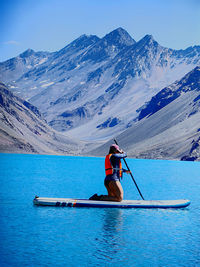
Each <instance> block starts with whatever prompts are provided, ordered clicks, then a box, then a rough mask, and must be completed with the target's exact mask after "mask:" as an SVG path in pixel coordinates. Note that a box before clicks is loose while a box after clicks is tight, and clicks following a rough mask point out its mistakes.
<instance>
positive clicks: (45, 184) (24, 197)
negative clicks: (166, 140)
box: [0, 154, 200, 267]
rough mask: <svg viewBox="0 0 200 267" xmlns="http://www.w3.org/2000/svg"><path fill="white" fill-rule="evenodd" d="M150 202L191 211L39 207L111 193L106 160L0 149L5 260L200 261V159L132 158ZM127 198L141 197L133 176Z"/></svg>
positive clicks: (0, 234) (1, 259) (0, 251)
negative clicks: (47, 200)
mask: <svg viewBox="0 0 200 267" xmlns="http://www.w3.org/2000/svg"><path fill="white" fill-rule="evenodd" d="M127 163H128V165H129V167H130V169H131V170H132V173H133V176H134V178H135V180H136V182H137V184H138V186H139V188H140V190H141V192H142V194H143V196H144V198H145V199H146V200H152V199H163V200H164V199H182V198H187V199H190V200H191V205H190V206H189V207H187V208H184V209H177V210H176V209H166V210H162V209H108V208H107V209H106V208H99V209H98V208H69V207H37V206H34V205H33V203H32V201H33V198H34V196H35V195H38V196H41V197H73V198H89V197H90V196H91V195H93V194H94V193H98V194H106V190H105V188H104V185H103V181H104V158H95V157H68V156H48V155H23V154H0V178H1V179H0V188H1V190H0V213H1V217H0V266H1V267H2V266H15V267H17V266H69V267H73V266H74V267H75V266H76V267H77V266H134V267H135V266H136V267H137V266H144V267H149V266H159V267H163V266H164V267H167V266H169V267H172V266H177V267H180V266H185V267H190V266H200V250H199V247H200V220H199V218H200V205H199V204H200V163H199V162H180V161H164V160H163V161H161V160H140V159H129V158H128V159H127ZM122 186H123V189H124V199H140V195H139V194H138V192H137V189H136V188H135V185H134V183H133V181H132V179H131V177H130V175H127V174H124V177H123V180H122Z"/></svg>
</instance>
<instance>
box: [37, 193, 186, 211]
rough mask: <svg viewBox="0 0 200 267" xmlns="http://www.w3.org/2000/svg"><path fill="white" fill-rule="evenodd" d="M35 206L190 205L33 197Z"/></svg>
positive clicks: (159, 206)
mask: <svg viewBox="0 0 200 267" xmlns="http://www.w3.org/2000/svg"><path fill="white" fill-rule="evenodd" d="M33 203H34V204H35V205H39V206H56V207H93V208H159V209H169V208H170V209H171V208H185V207H187V206H188V205H190V201H189V200H187V199H179V200H122V201H121V202H112V201H97V200H88V199H73V198H47V197H37V196H36V197H35V198H34V200H33Z"/></svg>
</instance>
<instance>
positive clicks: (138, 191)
mask: <svg viewBox="0 0 200 267" xmlns="http://www.w3.org/2000/svg"><path fill="white" fill-rule="evenodd" d="M114 142H115V144H116V145H118V143H117V141H116V140H115V139H114ZM123 160H124V163H125V165H126V167H127V169H128V171H129V172H130V175H131V178H132V180H133V182H134V184H135V186H136V188H137V190H138V192H139V194H140V196H141V198H142V199H143V200H144V197H143V195H142V193H141V192H140V189H139V187H138V185H137V183H136V181H135V179H134V177H133V175H132V172H131V171H130V169H129V166H128V164H127V162H126V160H125V159H124V158H123Z"/></svg>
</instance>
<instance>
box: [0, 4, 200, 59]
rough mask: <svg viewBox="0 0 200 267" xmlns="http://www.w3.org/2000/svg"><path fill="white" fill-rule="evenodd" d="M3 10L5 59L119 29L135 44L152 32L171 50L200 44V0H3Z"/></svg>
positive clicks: (0, 54) (0, 41)
mask: <svg viewBox="0 0 200 267" xmlns="http://www.w3.org/2000/svg"><path fill="white" fill-rule="evenodd" d="M0 10H1V16H0V25H1V35H0V61H4V60H6V59H8V58H11V57H15V56H17V55H18V54H20V53H21V52H23V51H25V50H26V49H28V48H32V49H34V50H35V51H57V50H59V49H61V48H63V47H64V46H66V45H67V44H69V43H70V42H71V41H73V40H74V39H76V38H78V37H79V36H80V35H82V34H88V35H90V34H93V35H97V36H99V37H103V36H104V35H105V34H107V33H109V32H111V31H112V30H114V29H116V28H118V27H122V28H124V29H125V30H127V31H128V33H129V34H130V35H131V36H132V37H133V38H134V39H135V40H136V41H139V40H140V39H141V38H142V37H144V36H145V35H146V34H151V35H153V37H154V39H155V40H156V41H157V42H158V43H159V44H161V45H162V46H165V47H169V48H174V49H185V48H187V47H189V46H191V45H200V0H0Z"/></svg>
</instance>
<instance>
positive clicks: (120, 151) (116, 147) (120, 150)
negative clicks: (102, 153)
mask: <svg viewBox="0 0 200 267" xmlns="http://www.w3.org/2000/svg"><path fill="white" fill-rule="evenodd" d="M111 147H114V148H115V149H116V150H117V151H118V152H119V153H122V152H123V150H122V149H120V148H119V146H118V145H116V144H112V145H111V146H110V148H111Z"/></svg>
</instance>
